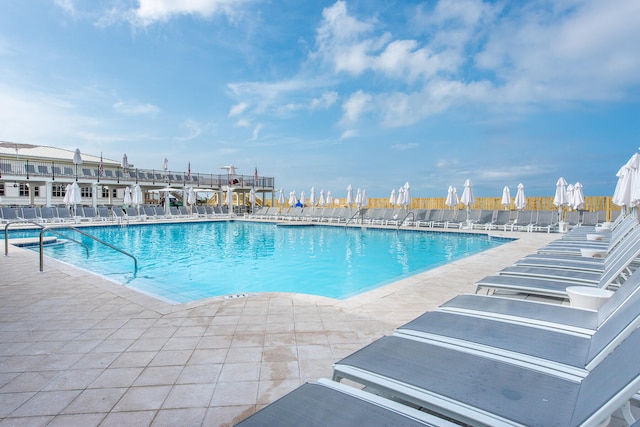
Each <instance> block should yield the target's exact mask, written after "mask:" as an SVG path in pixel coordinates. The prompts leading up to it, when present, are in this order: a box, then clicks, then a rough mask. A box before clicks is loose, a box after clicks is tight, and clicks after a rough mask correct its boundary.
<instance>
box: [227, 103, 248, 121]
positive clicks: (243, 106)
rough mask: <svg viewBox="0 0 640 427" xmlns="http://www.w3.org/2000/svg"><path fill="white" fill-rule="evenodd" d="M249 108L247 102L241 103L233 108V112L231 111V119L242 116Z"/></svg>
mask: <svg viewBox="0 0 640 427" xmlns="http://www.w3.org/2000/svg"><path fill="white" fill-rule="evenodd" d="M248 107H249V104H247V103H246V102H241V103H239V104H236V105H234V106H232V107H231V110H229V117H231V116H237V115H238V114H242V113H243V112H244V111H245V110H246V109H247V108H248Z"/></svg>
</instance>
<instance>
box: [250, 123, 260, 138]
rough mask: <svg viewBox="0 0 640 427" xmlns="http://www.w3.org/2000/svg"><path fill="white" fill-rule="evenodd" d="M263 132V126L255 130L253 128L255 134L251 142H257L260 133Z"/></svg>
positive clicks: (252, 135)
mask: <svg viewBox="0 0 640 427" xmlns="http://www.w3.org/2000/svg"><path fill="white" fill-rule="evenodd" d="M261 130H262V125H261V124H259V125H257V126H256V127H255V128H253V133H252V134H251V141H256V140H257V139H258V136H259V135H260V131H261Z"/></svg>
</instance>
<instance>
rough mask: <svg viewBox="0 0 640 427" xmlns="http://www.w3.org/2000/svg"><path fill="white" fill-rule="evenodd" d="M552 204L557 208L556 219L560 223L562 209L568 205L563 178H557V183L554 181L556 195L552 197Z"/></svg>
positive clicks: (565, 184)
mask: <svg viewBox="0 0 640 427" xmlns="http://www.w3.org/2000/svg"><path fill="white" fill-rule="evenodd" d="M553 204H554V205H556V206H557V207H558V219H559V220H560V221H562V219H563V218H562V207H563V206H568V205H569V197H568V195H567V181H566V180H565V179H564V178H563V177H560V178H558V181H556V194H555V196H554V197H553Z"/></svg>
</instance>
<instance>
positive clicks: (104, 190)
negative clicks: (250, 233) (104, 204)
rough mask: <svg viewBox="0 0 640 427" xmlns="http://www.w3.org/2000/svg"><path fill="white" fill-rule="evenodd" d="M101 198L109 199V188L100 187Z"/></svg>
mask: <svg viewBox="0 0 640 427" xmlns="http://www.w3.org/2000/svg"><path fill="white" fill-rule="evenodd" d="M100 197H102V198H103V199H108V198H109V188H107V187H102V196H100Z"/></svg>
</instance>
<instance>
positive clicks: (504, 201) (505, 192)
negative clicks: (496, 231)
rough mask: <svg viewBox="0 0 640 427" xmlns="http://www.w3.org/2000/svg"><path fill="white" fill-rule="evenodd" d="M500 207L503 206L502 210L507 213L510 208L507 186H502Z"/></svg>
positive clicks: (509, 195) (509, 192)
mask: <svg viewBox="0 0 640 427" xmlns="http://www.w3.org/2000/svg"><path fill="white" fill-rule="evenodd" d="M501 203H502V206H504V210H505V211H508V210H509V206H511V191H510V190H509V187H508V186H506V185H505V186H504V188H503V189H502V202H501Z"/></svg>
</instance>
